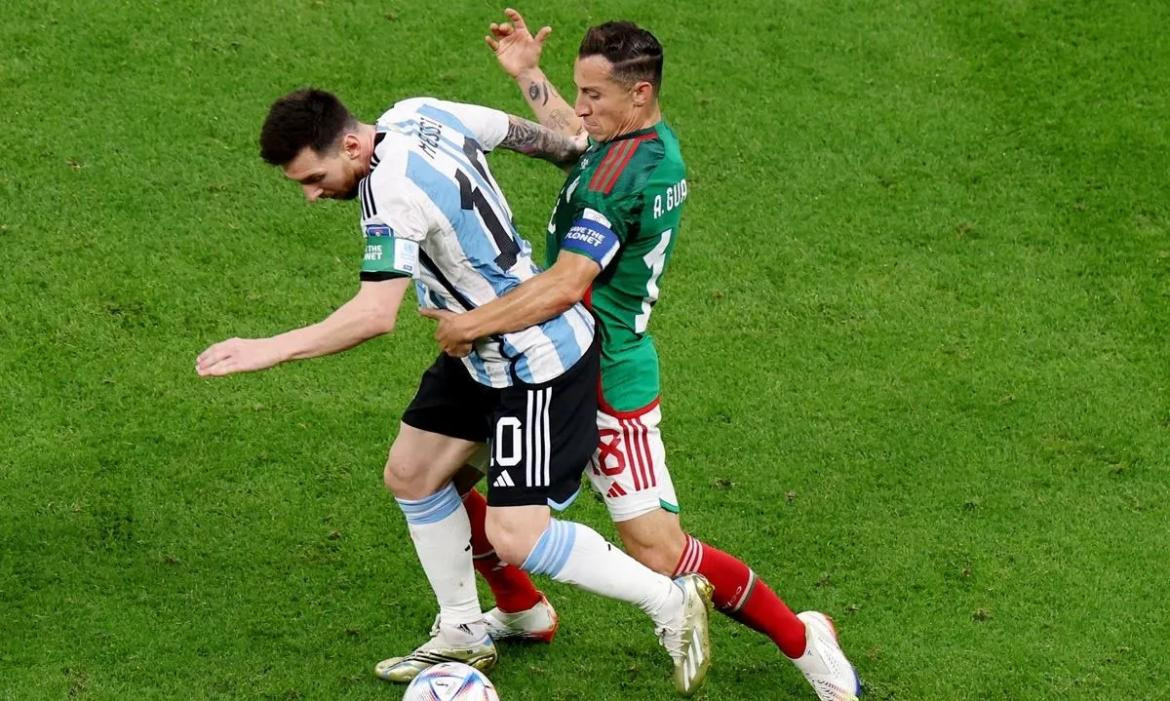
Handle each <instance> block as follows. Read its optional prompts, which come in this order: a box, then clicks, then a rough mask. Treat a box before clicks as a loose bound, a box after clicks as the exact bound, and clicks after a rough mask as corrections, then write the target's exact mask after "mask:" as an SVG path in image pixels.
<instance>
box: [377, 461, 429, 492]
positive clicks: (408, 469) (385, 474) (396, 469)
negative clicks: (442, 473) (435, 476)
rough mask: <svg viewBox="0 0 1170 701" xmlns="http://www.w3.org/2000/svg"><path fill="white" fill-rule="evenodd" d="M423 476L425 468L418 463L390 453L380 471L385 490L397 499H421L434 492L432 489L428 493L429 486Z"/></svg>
mask: <svg viewBox="0 0 1170 701" xmlns="http://www.w3.org/2000/svg"><path fill="white" fill-rule="evenodd" d="M425 475H426V468H425V466H424V465H423V464H422V463H421V462H420V461H416V460H411V459H409V458H408V457H405V456H402V455H397V454H395V453H394V452H393V451H392V452H391V453H390V457H389V458H388V459H387V460H386V467H385V468H384V469H383V470H382V481H383V482H384V483H385V484H386V489H389V490H390V492H391V493H392V494H393V495H394V496H396V497H398V498H399V499H421V498H423V497H425V496H427V494H429V493H430V492H433V491H434V490H433V489H430V490H429V491H428V487H429V485H428V484H426V480H425V479H424V476H425Z"/></svg>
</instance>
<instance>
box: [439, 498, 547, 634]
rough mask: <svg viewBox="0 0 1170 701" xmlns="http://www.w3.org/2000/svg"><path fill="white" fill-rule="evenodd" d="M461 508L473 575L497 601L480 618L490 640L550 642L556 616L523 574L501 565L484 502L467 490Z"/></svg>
mask: <svg viewBox="0 0 1170 701" xmlns="http://www.w3.org/2000/svg"><path fill="white" fill-rule="evenodd" d="M457 479H458V478H457ZM464 483H465V484H466V483H467V482H466V481H464ZM463 507H464V508H465V509H466V510H467V517H468V519H469V520H470V521H471V555H472V558H473V562H474V564H475V571H476V572H477V573H478V574H479V575H480V576H481V577H483V578H484V581H486V582H487V584H488V586H489V587H490V588H491V590H492V595H493V596H494V597H495V599H496V605H495V606H494V607H493V608H492V609H491V610H489V611H485V612H484V615H483V620H484V624H486V625H487V629H488V635H490V636H492V639H493V640H517V641H536V642H545V643H548V642H552V639H553V636H554V635H556V632H557V613H556V611H555V610H553V607H552V605H551V604H549V602H548V599H546V598H545V596H544V594H542V593H541V592H540V591H539V590H538V589H537V588H536V587H535V586H533V584H532V580H531V579H529V577H528V574H527V573H526V572H525V571H524V570H522V569H520V568H519V567H516V566H515V565H510V564H508V563H507V562H504V561H503V560H501V559H500V557H499V555H497V554H496V550H495V548H494V547H493V546H492V544H491V542H490V541H489V540H488V537H487V528H486V519H487V500H486V499H484V498H483V496H482V495H481V494H480V493H479V492H477V491H476V490H475V489H469V490H468V491H466V492H464V493H463Z"/></svg>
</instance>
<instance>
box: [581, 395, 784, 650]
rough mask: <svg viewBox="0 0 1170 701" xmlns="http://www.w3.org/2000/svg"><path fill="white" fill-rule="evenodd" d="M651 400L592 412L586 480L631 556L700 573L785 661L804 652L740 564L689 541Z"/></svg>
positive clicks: (779, 610)
mask: <svg viewBox="0 0 1170 701" xmlns="http://www.w3.org/2000/svg"><path fill="white" fill-rule="evenodd" d="M661 418H662V413H661V407H659V405H658V404H657V402H654V403H651V404H650V405H648V406H646V407H644V408H643V409H639V410H636V411H631V412H624V413H620V412H619V413H607V412H606V411H600V412H598V414H597V425H598V430H599V433H600V436H601V442H600V444H599V446H598V450H597V452H596V453H595V454H594V457H593V462H592V466H591V467H592V469H591V471H590V481H591V482H592V483H593V486H594V488H595V489H597V491H599V492H600V493H601V494H602V495H604V497H605V505H606V507H607V508H608V509H609V513H610V517H611V518H612V519H613V521H614V523H615V524H616V525H617V528H618V532H619V533H620V534H621V536H622V541H623V542H624V543H625V544H626V547H627V549H629V551H630V553H631V554H633V555H634V556H635V557H637V558H638V560H639V561H641V562H643V563H645V564H646V565H647V566H648V567H651V568H653V569H655V570H656V571H659V572H664V573H667V574H669V575H671V576H676V577H677V576H679V575H683V574H688V573H692V572H695V573H698V574H701V575H703V576H704V577H706V578H707V580H708V581H709V582H710V583H711V585H712V587H713V588H714V593H713V596H712V598H713V601H714V604H715V607H716V608H717V609H718V610H719V611H720V612H722V613H724V614H726V615H728V616H730V617H732V618H734V619H735V620H737V621H739V622H741V623H743V624H744V625H747V626H748V627H750V628H752V629H754V630H757V631H760V632H762V633H764V634H765V635H767V636H769V637H770V638H771V639H772V641H773V642H775V643H776V645H777V647H779V648H780V650H781V651H782V652H783V653H784V654H785V655H787V656H788V657H789V658H796V657H799V656H800V655H801V654H803V652H804V649H805V634H804V624H803V623H801V621H800V620H799V619H797V617H796V615H795V614H794V613H793V612H792V611H791V610H790V609H789V608H788V607H787V606H786V605H785V604H784V602H783V601H781V600H780V598H779V597H777V596H776V594H775V593H774V592H773V591H772V590H771V589H770V588H769V587H768V586H767V585H766V584H765V583H764V582H762V581H761V580H760V579H759V578H758V577H757V576H756V575H755V573H754V572H752V570H751V568H750V567H748V566H747V565H746V564H744V563H743V562H741V561H740V560H739V559H737V558H735V557H733V556H731V555H729V554H727V553H725V552H723V551H721V550H718V549H716V548H713V547H711V546H710V545H707V544H705V543H703V542H701V541H699V540H698V539H697V538H694V537H692V536H689V535H687V534H686V532H685V531H684V530H683V529H682V527H681V525H680V524H679V521H678V515H677V511H678V503H679V501H678V497H677V495H676V494H675V490H674V483H673V481H672V480H671V476H670V471H669V470H668V469H667V466H666V448H665V446H664V445H663V442H662V433H661V431H660V429H659V423H660V421H661Z"/></svg>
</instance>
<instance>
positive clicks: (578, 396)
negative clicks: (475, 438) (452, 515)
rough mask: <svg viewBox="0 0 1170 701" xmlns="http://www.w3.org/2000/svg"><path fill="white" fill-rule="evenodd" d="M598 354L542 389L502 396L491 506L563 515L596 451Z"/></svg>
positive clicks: (493, 447)
mask: <svg viewBox="0 0 1170 701" xmlns="http://www.w3.org/2000/svg"><path fill="white" fill-rule="evenodd" d="M596 410H597V351H596V347H593V348H591V349H590V351H589V352H587V353H586V355H585V356H584V357H582V358H581V360H579V361H578V362H577V364H575V365H574V366H573V367H572V368H570V369H569V370H568V371H567V372H566V373H564V374H563V375H561V376H560V377H558V378H556V379H555V380H553V381H551V382H546V383H544V384H541V385H525V384H522V383H517V384H516V385H515V386H513V387H509V388H507V389H503V390H500V393H499V402H498V405H497V407H496V410H495V412H494V414H493V426H492V434H491V439H490V441H489V448H490V462H489V466H488V480H487V482H488V504H489V505H491V506H532V505H542V506H550V507H552V508H555V509H558V510H560V509H563V508H565V507H566V506H568V505H569V503H571V502H572V500H573V499H574V498H575V497H576V495H577V491H578V490H579V489H580V486H581V473H582V472H583V471H584V470H585V467H586V466H587V465H588V462H589V456H590V455H592V453H593V451H594V449H595V448H596V446H597V424H596V422H595V421H594V420H593V416H594V414H595V412H596Z"/></svg>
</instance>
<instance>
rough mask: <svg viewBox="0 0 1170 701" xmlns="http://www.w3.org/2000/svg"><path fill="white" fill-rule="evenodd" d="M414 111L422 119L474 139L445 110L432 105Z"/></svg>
mask: <svg viewBox="0 0 1170 701" xmlns="http://www.w3.org/2000/svg"><path fill="white" fill-rule="evenodd" d="M415 111H416V112H418V113H419V114H421V115H422V116H424V117H430V118H431V119H433V120H435V121H436V122H439V123H441V124H444V125H446V126H449V127H451V128H452V129H455V130H456V131H458V132H459V133H460V134H463V135H464V136H466V137H469V138H472V139H474V138H475V134H472V133H471V130H470V129H468V128H467V127H465V126H463V122H461V121H459V118H458V117H456V116H455V115H453V114H451V113H450V112H448V111H447V110H441V109H439V108H438V107H435V106H434V105H423V106H422V107H419V108H418V109H417V110H415ZM477 141H478V139H477Z"/></svg>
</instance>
